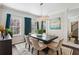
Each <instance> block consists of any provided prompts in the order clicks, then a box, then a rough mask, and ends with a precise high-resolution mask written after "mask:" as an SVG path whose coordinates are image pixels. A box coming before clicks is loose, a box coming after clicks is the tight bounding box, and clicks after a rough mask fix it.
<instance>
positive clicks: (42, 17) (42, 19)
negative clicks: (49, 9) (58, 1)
mask: <svg viewBox="0 0 79 59" xmlns="http://www.w3.org/2000/svg"><path fill="white" fill-rule="evenodd" d="M43 5H44V3H40V10H41V13H40V14H41V16H39V17H38V18H37V19H38V20H40V21H45V20H47V19H48V16H44V15H43Z"/></svg>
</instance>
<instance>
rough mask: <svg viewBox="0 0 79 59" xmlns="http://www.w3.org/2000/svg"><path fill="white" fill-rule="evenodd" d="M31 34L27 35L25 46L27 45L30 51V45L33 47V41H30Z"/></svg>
mask: <svg viewBox="0 0 79 59" xmlns="http://www.w3.org/2000/svg"><path fill="white" fill-rule="evenodd" d="M29 38H30V37H29V35H27V36H26V35H25V38H24V39H25V48H26V47H27V48H28V51H30V47H31V42H30V39H29Z"/></svg>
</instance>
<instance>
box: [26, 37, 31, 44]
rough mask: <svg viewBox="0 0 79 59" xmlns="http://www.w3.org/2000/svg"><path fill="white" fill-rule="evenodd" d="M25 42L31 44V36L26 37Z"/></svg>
mask: <svg viewBox="0 0 79 59" xmlns="http://www.w3.org/2000/svg"><path fill="white" fill-rule="evenodd" d="M25 41H26V43H27V44H30V39H29V36H26V35H25Z"/></svg>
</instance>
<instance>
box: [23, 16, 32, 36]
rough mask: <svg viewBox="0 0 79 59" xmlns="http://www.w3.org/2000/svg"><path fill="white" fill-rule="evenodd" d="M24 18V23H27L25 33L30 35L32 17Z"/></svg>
mask: <svg viewBox="0 0 79 59" xmlns="http://www.w3.org/2000/svg"><path fill="white" fill-rule="evenodd" d="M24 19H25V21H24V22H25V23H24V25H25V32H24V34H25V35H28V34H29V33H31V18H28V17H25V18H24Z"/></svg>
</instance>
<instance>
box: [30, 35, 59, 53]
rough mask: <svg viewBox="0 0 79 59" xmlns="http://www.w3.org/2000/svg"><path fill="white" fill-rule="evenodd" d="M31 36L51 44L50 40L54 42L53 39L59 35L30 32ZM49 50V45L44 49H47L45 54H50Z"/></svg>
mask: <svg viewBox="0 0 79 59" xmlns="http://www.w3.org/2000/svg"><path fill="white" fill-rule="evenodd" d="M30 36H31V37H32V38H35V39H38V40H40V41H43V42H44V44H49V43H50V42H52V41H53V40H55V39H57V38H58V36H55V35H44V36H43V35H42V36H38V35H37V34H30ZM48 50H49V48H48V47H47V48H45V49H44V50H43V51H45V54H48Z"/></svg>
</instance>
